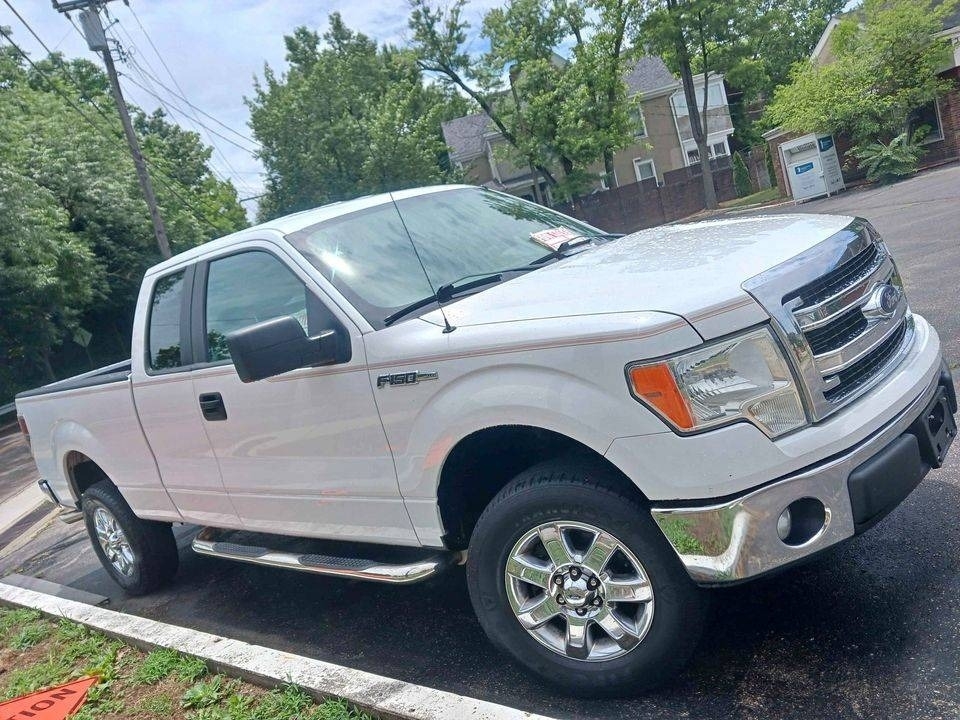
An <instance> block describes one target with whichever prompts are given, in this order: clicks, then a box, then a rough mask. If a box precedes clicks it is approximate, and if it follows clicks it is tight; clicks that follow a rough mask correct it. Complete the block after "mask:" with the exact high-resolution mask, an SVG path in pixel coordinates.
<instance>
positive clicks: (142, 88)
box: [121, 73, 254, 156]
mask: <svg viewBox="0 0 960 720" xmlns="http://www.w3.org/2000/svg"><path fill="white" fill-rule="evenodd" d="M121 74H122V75H123V77H125V78H126V79H127V80H129V81H130V82H132V83H133V84H134V85H136V86H137V87H138V88H140V89H141V90H143V91H144V92H145V93H147V94H148V95H150V96H152V97H154V98H155V99H157V100H158V101H160V103H166V104H167V105H169V106H170V107H172V108H173V109H174V110H176V111H178V112H179V113H180V114H181V115H183V116H184V117H186V118H188V119H190V120H193V122H195V123H197V125H199V126H200V127H202V128H203V129H204V130H206V131H207V132H209V133H211V134H213V135H216V136H217V137H218V138H220V139H221V140H223V141H224V142H228V143H230V144H231V145H233V146H234V147H237V148H240V149H241V150H243V151H244V152H245V153H248V154H249V155H251V156H254V151H253V150H251V149H250V148H245V147H244V146H243V145H241V144H240V143H236V142H234V141H233V140H231V139H230V138H228V137H225V136H224V135H221V134H220V133H218V132H217V131H216V130H213V129H211V128H209V127H207V126H206V125H204V124H203V123H202V122H200V121H199V120H196V119H195V118H191V117H190V115H189V114H188V113H187V112H186V111H185V110H183V109H181V108H179V107H177V106H176V105H174V104H173V103H171V102H170V101H169V100H166V101H165V100H164V99H163V98H162V97H160V96H159V95H157V93H156V92H154V91H152V90H150V89H148V88H146V87H144V86H143V85H141V84H140V83H138V82H137V81H136V80H134V79H133V78H132V77H131V76H130V75H127V74H125V73H121Z"/></svg>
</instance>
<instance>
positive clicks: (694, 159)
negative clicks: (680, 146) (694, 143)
mask: <svg viewBox="0 0 960 720" xmlns="http://www.w3.org/2000/svg"><path fill="white" fill-rule="evenodd" d="M698 162H700V151H699V150H697V148H694V149H693V150H687V165H696V164H697V163H698Z"/></svg>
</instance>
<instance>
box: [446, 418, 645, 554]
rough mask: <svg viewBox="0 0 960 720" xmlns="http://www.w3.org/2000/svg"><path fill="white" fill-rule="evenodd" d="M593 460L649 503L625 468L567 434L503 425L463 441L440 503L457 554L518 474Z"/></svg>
mask: <svg viewBox="0 0 960 720" xmlns="http://www.w3.org/2000/svg"><path fill="white" fill-rule="evenodd" d="M568 454H576V455H579V456H581V457H584V456H586V457H592V458H593V459H595V460H596V461H597V462H599V463H602V464H603V465H605V466H606V467H609V468H612V469H613V470H614V471H615V473H616V476H617V478H618V484H619V485H622V486H623V487H629V489H630V491H631V492H634V493H636V494H637V495H638V496H639V497H640V498H641V499H642V500H643V501H644V502H646V498H643V493H641V492H640V490H639V488H637V486H636V485H634V484H633V482H631V481H630V479H629V478H627V477H626V476H625V475H624V474H623V473H622V472H620V470H619V469H617V468H615V467H614V466H613V465H611V464H610V461H609V460H607V459H606V458H604V457H603V456H602V455H600V454H599V453H598V452H596V451H595V450H593V449H591V448H589V447H587V446H586V445H584V444H583V443H580V442H578V441H576V440H573V439H572V438H569V437H567V436H565V435H561V434H559V433H555V432H552V431H550V430H544V429H542V428H535V427H527V426H523V425H502V426H498V427H493V428H486V429H484V430H479V431H477V432H475V433H473V434H471V435H468V436H467V437H465V438H463V439H462V440H461V441H460V442H459V443H457V445H456V446H455V447H454V448H453V450H452V451H451V452H450V454H449V455H448V456H447V459H446V461H445V462H444V464H443V469H442V470H441V471H440V484H439V486H438V488H437V503H438V505H439V507H440V518H441V520H442V522H443V527H444V530H445V533H446V534H445V535H444V541H445V543H446V545H447V547H448V548H450V549H451V550H463V549H465V548H466V547H467V545H469V543H470V536H471V535H472V534H473V528H474V526H476V524H477V520H478V519H479V518H480V515H481V514H482V513H483V510H484V508H486V506H487V505H488V504H489V503H490V501H491V500H492V499H493V497H494V496H495V495H496V494H497V493H498V492H500V490H501V489H502V488H503V487H504V486H505V485H506V484H507V483H508V482H510V481H511V480H512V479H513V478H514V477H516V476H517V475H518V474H520V473H521V472H523V471H524V470H526V469H527V468H530V467H533V466H534V465H536V464H538V463H541V462H544V461H545V460H551V459H554V458H557V457H560V456H562V455H568Z"/></svg>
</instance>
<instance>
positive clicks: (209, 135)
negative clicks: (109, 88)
mask: <svg viewBox="0 0 960 720" xmlns="http://www.w3.org/2000/svg"><path fill="white" fill-rule="evenodd" d="M130 12H131V14H132V15H133V16H134V19H135V20H136V22H137V25H138V26H139V27H140V31H141V32H142V33H143V35H144V37H146V39H147V42H148V43H149V44H150V47H151V48H152V49H153V52H154V54H155V55H156V56H157V59H158V60H159V61H160V64H161V65H162V66H163V69H164V70H165V71H166V73H167V75H168V76H169V77H170V80H171V81H172V82H173V84H174V86H175V87H176V88H177V90H179V94H178V93H176V92H174V91H172V90H170V89H169V88H167V87H166V86H165V85H163V83H161V82H160V81H159V79H157V78H156V74H157V73H156V70H154V68H153V65H152V64H151V63H150V60H149V59H148V58H147V57H146V55H145V54H143V53H139V47H138V46H137V43H136V41H135V40H134V39H133V37H132V36H131V35H130V33H129V31H127V29H126V28H125V27H124V26H123V23H121V22H120V20H119V19H117V20H116V22H115V24H116V25H117V26H118V27H119V29H120V30H121V31H122V32H123V33H124V34H125V35H126V36H127V38H128V40H129V41H130V44H131V48H133V49H134V50H135V51H136V52H137V54H139V55H140V56H141V57H142V59H143V61H144V63H146V65H147V67H148V68H150V70H151V71H153V75H151V73H150V72H147V71H146V70H144V69H143V68H142V67H141V66H140V64H139V63H138V62H137V60H136V58H135V57H133V56H130V57H128V58H124V60H126V61H128V63H129V65H130V66H131V68H132V69H133V70H134V72H136V73H137V74H138V75H139V76H140V77H141V79H142V80H143V81H144V83H145V84H146V85H148V86H149V87H148V88H145V87H143V86H142V85H139V83H137V82H136V81H135V80H134V79H133V78H131V77H130V76H129V75H127V76H126V77H127V78H128V79H129V80H130V81H131V82H133V83H134V84H136V85H137V86H138V87H140V88H141V90H143V91H144V92H146V93H148V94H150V95H152V96H153V97H154V98H155V99H156V100H157V101H158V102H159V103H160V105H161V106H162V107H164V108H165V109H166V110H167V112H168V113H169V114H171V115H172V112H171V111H170V109H169V108H168V107H167V105H168V104H169V106H171V107H172V108H173V109H174V110H176V111H178V112H179V113H180V115H181V116H183V118H184V119H186V120H188V121H190V122H192V123H194V124H195V125H196V126H197V127H199V128H201V129H202V130H201V132H202V133H203V134H204V135H205V136H206V140H207V142H208V143H209V144H210V146H211V147H212V148H213V152H214V154H215V155H216V156H217V157H218V158H219V160H220V161H221V162H222V163H223V165H225V166H226V168H227V170H228V172H230V173H231V174H232V175H233V176H234V177H235V182H236V184H237V185H238V186H239V187H241V188H242V189H243V191H244V192H245V193H248V194H249V193H251V192H253V191H251V190H250V188H249V187H248V186H246V183H245V182H244V181H243V180H242V179H241V178H239V177H236V176H237V175H238V173H237V170H236V168H235V167H234V166H233V164H232V163H231V162H230V159H229V158H228V157H227V155H226V153H224V152H223V150H222V149H221V148H220V146H219V145H218V144H217V142H216V140H214V139H213V138H214V136H216V137H218V138H220V139H221V140H224V141H225V142H228V143H230V144H231V145H234V146H235V147H237V148H239V149H240V150H243V151H244V152H246V153H249V154H251V155H253V154H254V151H253V150H250V149H249V148H247V147H244V146H242V145H240V144H239V143H237V142H236V141H234V140H232V139H231V138H229V137H225V136H224V135H222V134H220V133H218V132H217V131H215V130H213V129H212V128H210V127H208V126H207V125H205V124H204V123H202V122H201V121H200V118H199V117H197V115H196V114H191V113H190V112H188V111H186V110H183V109H182V108H179V107H177V106H176V105H174V104H173V103H172V102H170V101H169V100H166V102H165V101H164V98H163V97H161V96H160V94H159V93H157V92H156V91H155V89H154V82H156V83H157V84H159V85H160V86H161V87H163V88H164V89H166V91H167V92H168V93H170V94H171V95H172V96H174V97H178V98H180V99H182V100H183V102H184V103H186V105H187V106H188V107H191V108H193V109H194V113H196V112H203V111H201V110H200V108H198V107H196V106H195V105H194V104H193V103H191V102H190V101H189V100H188V99H187V98H186V93H185V92H184V90H183V87H182V86H181V85H180V83H179V81H178V80H177V78H176V76H174V74H173V72H172V71H171V69H170V66H169V65H168V64H167V62H166V61H165V60H164V58H163V55H162V54H161V53H160V50H159V48H158V47H157V46H156V44H155V43H154V42H153V38H152V37H151V36H150V34H149V32H148V31H147V29H146V27H144V25H143V23H142V22H141V20H140V17H139V16H138V15H137V13H136V11H135V10H134V9H133V8H130ZM108 13H109V11H108ZM117 42H118V43H119V40H117ZM151 78H153V81H154V82H151ZM203 114H204V115H206V116H207V117H210V118H211V119H213V120H214V121H215V122H217V123H218V124H219V125H221V126H222V127H225V128H227V129H228V130H229V131H230V132H231V133H233V134H234V135H236V136H237V137H240V138H242V139H243V140H244V141H246V142H250V143H251V144H253V143H252V141H251V140H249V138H246V137H244V136H243V135H241V134H240V133H238V132H237V131H235V130H233V129H232V128H229V127H228V126H226V125H225V124H224V123H222V122H220V121H219V120H217V119H216V118H213V116H211V115H209V113H205V112H204V113H203ZM211 169H212V170H214V173H215V174H217V173H216V170H215V169H214V167H213V165H212V164H211ZM221 179H223V178H221Z"/></svg>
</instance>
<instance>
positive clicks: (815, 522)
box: [777, 497, 828, 547]
mask: <svg viewBox="0 0 960 720" xmlns="http://www.w3.org/2000/svg"><path fill="white" fill-rule="evenodd" d="M827 518H828V514H827V509H826V508H825V507H824V505H823V503H822V502H820V501H819V500H817V499H816V498H810V497H806V498H800V499H799V500H794V501H793V502H792V503H790V504H789V505H788V506H787V507H786V508H785V509H784V511H783V512H782V513H780V517H779V518H777V535H779V536H780V539H781V540H782V541H783V542H784V543H785V544H786V545H790V546H792V547H799V546H800V545H803V544H805V543H808V542H810V541H811V540H813V539H814V538H815V537H816V536H817V535H818V534H819V533H820V532H821V531H822V530H823V529H824V528H825V527H826V525H827Z"/></svg>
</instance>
